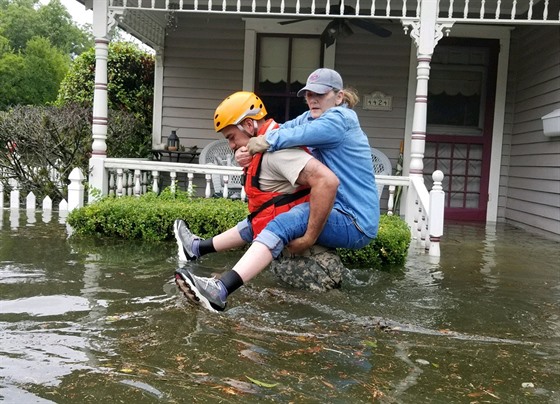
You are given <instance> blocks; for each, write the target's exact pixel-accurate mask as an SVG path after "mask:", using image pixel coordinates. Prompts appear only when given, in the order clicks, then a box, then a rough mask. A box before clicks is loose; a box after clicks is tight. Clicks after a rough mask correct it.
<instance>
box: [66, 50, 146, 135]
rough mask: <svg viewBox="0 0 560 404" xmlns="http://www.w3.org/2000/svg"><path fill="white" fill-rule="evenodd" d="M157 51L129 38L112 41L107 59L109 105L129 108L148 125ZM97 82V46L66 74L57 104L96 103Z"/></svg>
mask: <svg viewBox="0 0 560 404" xmlns="http://www.w3.org/2000/svg"><path fill="white" fill-rule="evenodd" d="M154 65H155V60H154V57H153V55H150V54H149V53H147V52H144V51H142V50H140V49H139V48H138V47H137V46H136V45H134V44H132V43H128V42H117V43H111V44H110V45H109V55H108V60H107V74H108V87H107V92H108V103H109V109H112V110H125V111H129V112H131V113H133V114H134V115H135V117H136V118H137V119H138V120H140V121H141V122H142V123H144V124H145V125H146V126H150V125H151V121H152V109H153V108H152V102H153V91H154V87H153V86H154ZM94 84H95V49H90V50H89V51H87V52H84V53H83V54H82V55H80V56H79V57H77V58H76V59H75V60H74V63H73V64H72V66H71V68H70V71H69V72H68V75H67V76H66V77H65V78H64V80H63V82H62V84H61V86H60V92H59V94H58V99H57V104H58V105H64V104H67V103H77V104H81V105H85V106H92V104H93V91H94Z"/></svg>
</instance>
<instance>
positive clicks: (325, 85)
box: [297, 68, 343, 97]
mask: <svg viewBox="0 0 560 404" xmlns="http://www.w3.org/2000/svg"><path fill="white" fill-rule="evenodd" d="M342 88H343V85H342V77H340V74H338V73H337V72H335V71H334V70H332V69H324V68H323V69H317V70H315V71H314V72H313V73H311V74H310V75H309V77H308V78H307V83H306V84H305V87H303V88H302V89H301V90H299V91H298V93H297V96H298V97H303V96H304V95H305V92H306V91H308V90H309V91H312V92H314V93H317V94H326V93H328V92H329V91H331V90H332V89H336V90H342Z"/></svg>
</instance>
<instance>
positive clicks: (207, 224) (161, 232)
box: [68, 190, 411, 269]
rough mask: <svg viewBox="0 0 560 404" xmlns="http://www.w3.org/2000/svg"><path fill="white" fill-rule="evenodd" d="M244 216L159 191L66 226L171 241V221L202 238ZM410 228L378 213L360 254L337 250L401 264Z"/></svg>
mask: <svg viewBox="0 0 560 404" xmlns="http://www.w3.org/2000/svg"><path fill="white" fill-rule="evenodd" d="M247 214H248V210H247V204H246V203H245V202H242V201H238V200H229V199H223V198H216V199H203V198H190V197H189V196H188V195H187V194H186V193H183V192H177V193H175V194H172V193H170V192H169V191H168V190H164V191H163V192H162V193H161V194H160V195H159V196H158V195H156V194H154V193H148V194H146V195H143V196H141V197H139V198H138V197H121V198H114V197H107V198H104V199H102V200H100V201H99V202H97V203H94V204H90V205H87V206H85V207H83V208H80V209H75V210H73V211H72V212H71V213H70V215H69V216H68V224H70V226H71V227H72V228H73V237H80V236H100V237H118V238H125V239H143V240H146V241H156V242H157V241H166V240H172V239H174V236H173V222H174V221H175V219H177V218H181V219H183V220H185V221H186V222H187V223H188V224H189V228H190V229H191V230H192V232H193V233H195V234H197V235H199V236H200V237H203V238H208V237H212V236H214V235H217V234H219V233H221V232H223V231H225V230H227V229H229V228H231V227H233V226H235V225H236V224H237V222H239V221H240V220H242V219H243V218H245V217H246V216H247ZM410 240H411V238H410V230H409V228H408V226H407V224H406V223H405V222H404V221H403V220H402V219H401V218H399V217H395V216H386V215H382V216H381V218H380V222H379V231H378V234H377V238H376V239H375V240H374V241H372V242H371V243H370V244H369V245H368V246H366V247H364V248H362V249H359V250H350V249H343V248H341V249H338V254H339V255H340V257H341V259H342V261H343V262H344V264H345V265H347V266H352V267H367V268H375V269H387V268H391V267H393V266H398V265H402V264H403V263H404V262H405V260H406V257H407V253H408V247H409V245H410Z"/></svg>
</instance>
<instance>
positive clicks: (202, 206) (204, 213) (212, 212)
mask: <svg viewBox="0 0 560 404" xmlns="http://www.w3.org/2000/svg"><path fill="white" fill-rule="evenodd" d="M247 214H248V210H247V204H246V203H244V202H241V201H234V200H230V199H222V198H217V199H203V198H189V197H188V195H187V194H186V193H183V192H177V193H176V195H175V196H173V194H171V193H170V192H169V191H168V190H165V191H164V192H162V194H161V195H160V196H157V195H156V194H154V193H148V194H146V195H143V196H141V197H139V198H138V197H134V196H125V197H121V198H114V197H107V198H104V199H102V200H100V201H99V202H97V203H94V204H91V205H87V206H85V207H83V208H80V209H75V210H73V211H72V212H71V213H70V214H69V216H68V219H67V220H68V224H70V226H72V228H73V229H74V231H75V233H74V234H76V235H98V236H109V237H122V238H127V239H144V240H151V241H163V240H167V239H171V238H173V222H174V221H175V219H177V218H182V219H183V220H185V221H186V222H187V223H188V224H189V227H190V229H191V230H192V231H193V232H194V233H195V234H197V235H199V236H200V237H203V238H207V237H212V236H214V235H216V234H219V233H221V232H223V231H225V230H227V229H229V228H231V227H233V226H235V225H236V224H237V222H239V221H240V220H242V219H243V218H245V217H246V216H247Z"/></svg>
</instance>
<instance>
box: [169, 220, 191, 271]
mask: <svg viewBox="0 0 560 404" xmlns="http://www.w3.org/2000/svg"><path fill="white" fill-rule="evenodd" d="M177 227H178V226H177V223H173V234H175V240H176V241H177V246H178V247H179V260H181V261H183V262H189V261H191V260H189V259H188V258H187V255H186V254H185V249H184V248H183V244H182V243H181V242H180V241H179V240H180V237H179V229H178V228H177Z"/></svg>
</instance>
